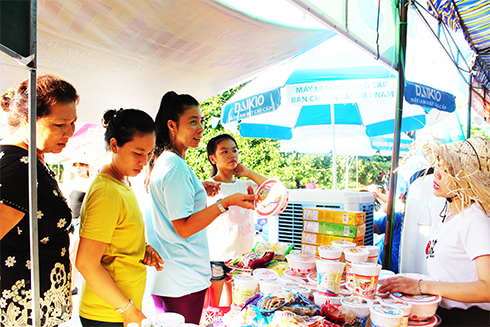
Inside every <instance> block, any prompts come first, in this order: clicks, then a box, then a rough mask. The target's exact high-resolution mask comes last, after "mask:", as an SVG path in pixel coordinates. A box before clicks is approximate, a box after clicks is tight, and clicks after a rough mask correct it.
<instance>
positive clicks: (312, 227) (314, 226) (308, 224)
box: [303, 221, 320, 233]
mask: <svg viewBox="0 0 490 327" xmlns="http://www.w3.org/2000/svg"><path fill="white" fill-rule="evenodd" d="M319 226H320V224H319V223H317V222H315V221H305V224H304V227H303V228H304V231H305V232H311V233H318V229H319Z"/></svg>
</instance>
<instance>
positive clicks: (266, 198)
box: [254, 179, 289, 216]
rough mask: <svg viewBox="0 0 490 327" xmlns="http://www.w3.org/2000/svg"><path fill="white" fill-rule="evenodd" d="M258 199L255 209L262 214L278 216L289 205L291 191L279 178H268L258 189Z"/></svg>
mask: <svg viewBox="0 0 490 327" xmlns="http://www.w3.org/2000/svg"><path fill="white" fill-rule="evenodd" d="M257 195H258V199H257V200H255V203H254V204H255V211H256V212H257V213H258V214H259V215H260V216H277V215H279V214H281V213H282V212H283V211H284V209H286V206H287V205H288V200H289V193H288V190H287V189H286V187H285V186H284V185H283V184H282V183H281V182H280V181H279V180H277V179H268V180H266V181H265V182H263V183H262V184H261V185H260V186H259V188H258V189H257Z"/></svg>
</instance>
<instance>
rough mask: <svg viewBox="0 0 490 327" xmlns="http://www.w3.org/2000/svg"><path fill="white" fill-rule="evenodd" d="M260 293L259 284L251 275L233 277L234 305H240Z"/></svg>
mask: <svg viewBox="0 0 490 327" xmlns="http://www.w3.org/2000/svg"><path fill="white" fill-rule="evenodd" d="M258 291H259V283H258V281H257V280H256V279H255V278H254V277H253V276H249V275H235V276H234V277H233V292H232V297H233V303H235V304H237V305H240V304H243V303H245V302H246V301H247V300H248V299H249V298H251V297H252V296H254V295H255V294H256V293H257V292H258Z"/></svg>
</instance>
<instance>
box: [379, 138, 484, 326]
mask: <svg viewBox="0 0 490 327" xmlns="http://www.w3.org/2000/svg"><path fill="white" fill-rule="evenodd" d="M415 150H422V151H423V152H424V153H425V156H426V158H427V159H429V160H430V162H432V163H433V166H434V167H435V171H434V184H433V189H434V190H433V192H434V195H436V196H439V197H444V198H446V206H445V207H444V208H443V211H442V212H441V217H442V224H441V225H440V226H439V228H438V229H437V230H436V232H435V233H434V234H433V235H432V236H431V237H430V238H429V242H428V244H427V246H426V250H425V256H426V260H427V271H428V274H429V275H430V276H431V277H433V278H434V279H436V281H428V280H415V279H410V278H404V277H394V278H391V279H388V280H387V281H386V282H385V283H384V284H383V285H382V286H381V287H380V290H379V291H380V292H388V291H389V292H391V293H393V292H403V293H406V294H433V295H440V296H442V297H443V300H442V302H441V303H440V305H439V309H438V310H437V314H438V315H439V316H440V317H441V318H442V326H489V325H490V323H489V317H490V237H489V235H490V217H489V214H490V140H488V139H485V138H482V137H474V138H469V139H467V140H464V141H460V142H454V143H450V144H446V145H441V144H432V145H429V144H425V145H422V146H419V147H417V148H416V149H415Z"/></svg>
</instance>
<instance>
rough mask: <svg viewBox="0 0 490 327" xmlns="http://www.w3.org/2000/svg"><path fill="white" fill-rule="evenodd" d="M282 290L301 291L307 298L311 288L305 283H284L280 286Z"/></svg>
mask: <svg viewBox="0 0 490 327" xmlns="http://www.w3.org/2000/svg"><path fill="white" fill-rule="evenodd" d="M282 290H283V291H286V292H293V293H301V295H303V296H305V297H306V298H309V297H310V294H311V289H310V288H309V287H308V286H305V285H298V286H291V285H286V286H283V287H282Z"/></svg>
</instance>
